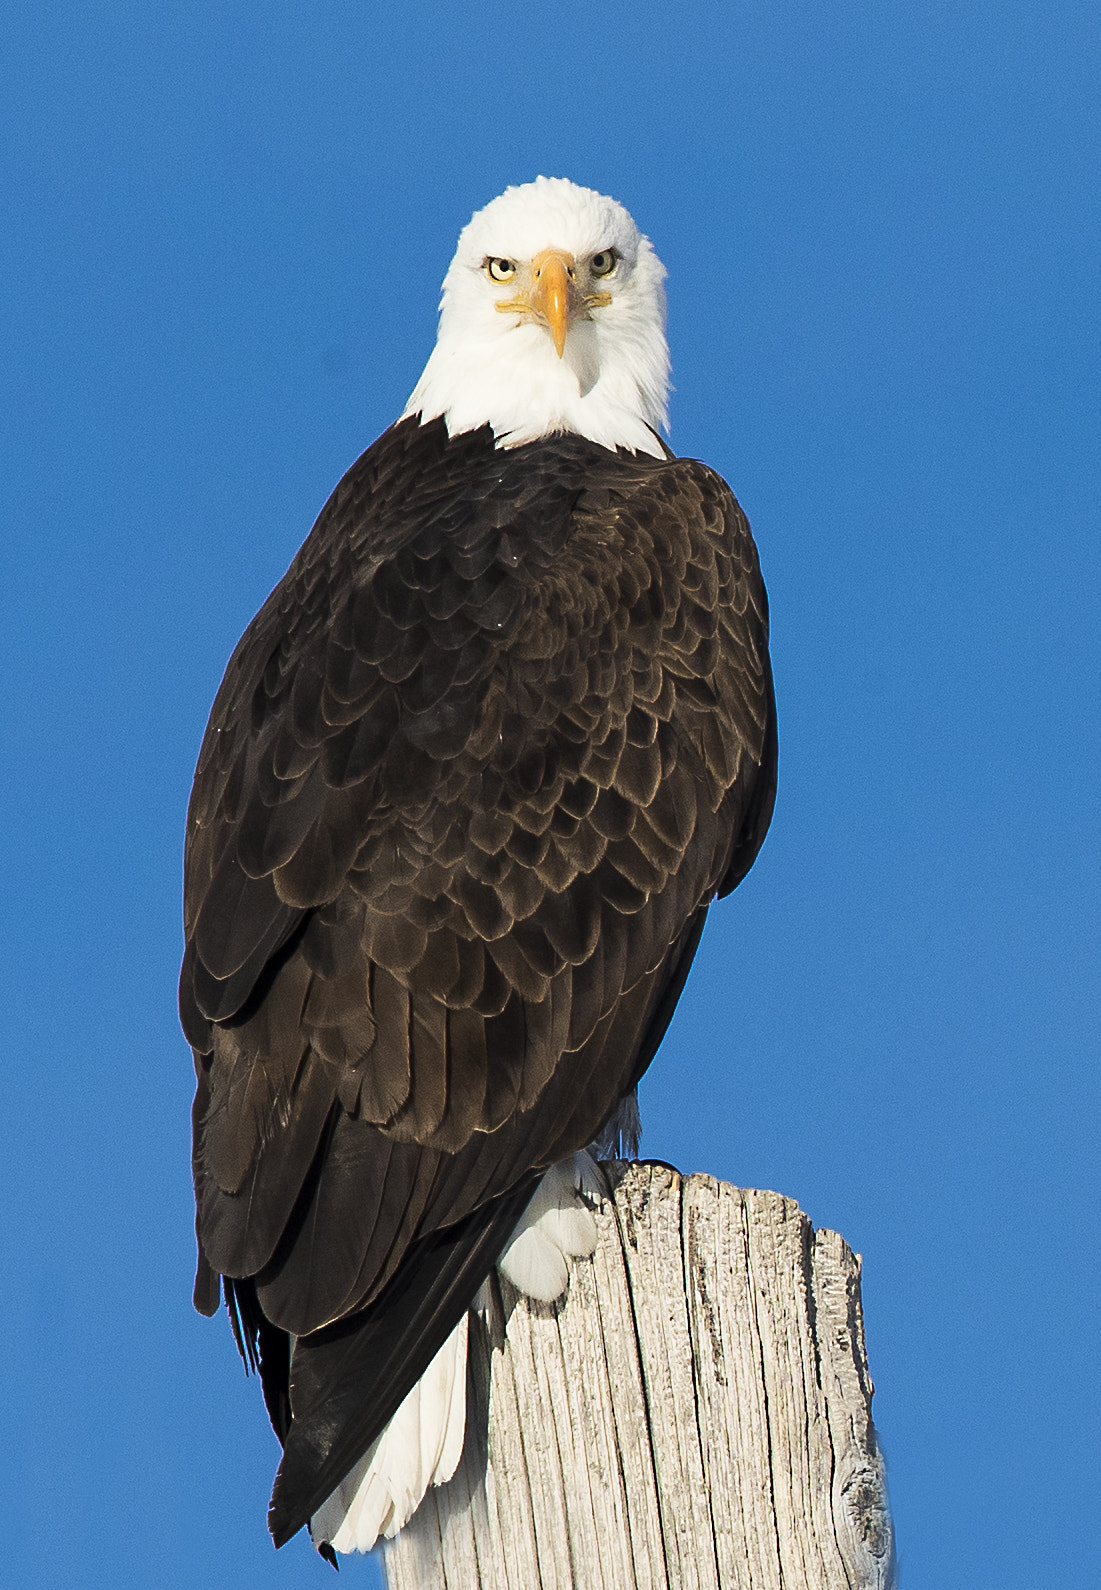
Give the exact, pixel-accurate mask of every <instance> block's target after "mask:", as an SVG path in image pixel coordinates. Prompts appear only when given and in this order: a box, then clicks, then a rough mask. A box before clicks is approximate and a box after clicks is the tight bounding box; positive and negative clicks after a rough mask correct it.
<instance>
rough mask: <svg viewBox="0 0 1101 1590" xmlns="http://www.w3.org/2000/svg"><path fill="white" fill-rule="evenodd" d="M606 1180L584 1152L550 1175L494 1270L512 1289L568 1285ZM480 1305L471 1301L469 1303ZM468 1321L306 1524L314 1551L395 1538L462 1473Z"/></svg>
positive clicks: (544, 1291)
mask: <svg viewBox="0 0 1101 1590" xmlns="http://www.w3.org/2000/svg"><path fill="white" fill-rule="evenodd" d="M603 1193H604V1183H603V1178H602V1176H601V1173H600V1171H599V1169H598V1167H597V1164H596V1161H595V1160H594V1159H593V1157H592V1155H591V1154H589V1153H587V1152H584V1151H583V1152H581V1153H580V1154H574V1155H572V1156H571V1157H570V1158H569V1159H564V1160H562V1161H561V1163H560V1164H558V1165H554V1166H552V1167H551V1169H550V1170H548V1171H547V1173H546V1175H545V1176H544V1177H543V1179H542V1181H541V1182H540V1183H539V1186H538V1187H537V1188H536V1190H535V1193H534V1195H533V1197H532V1200H531V1202H530V1203H529V1204H528V1207H527V1208H526V1209H525V1211H524V1214H523V1216H522V1218H521V1220H520V1223H519V1225H518V1226H517V1227H516V1230H515V1232H514V1233H513V1235H512V1238H511V1239H510V1241H509V1245H508V1247H507V1248H506V1249H505V1251H504V1253H503V1254H502V1255H501V1258H500V1259H499V1260H498V1263H497V1267H498V1269H499V1270H500V1271H501V1273H502V1275H505V1276H507V1277H508V1279H509V1280H510V1281H511V1282H512V1284H513V1286H515V1287H516V1288H517V1290H518V1291H520V1292H523V1293H525V1294H526V1295H527V1296H528V1297H534V1298H538V1299H539V1300H541V1301H542V1302H544V1303H552V1302H553V1301H554V1299H555V1298H557V1297H561V1295H562V1293H563V1292H564V1291H565V1290H566V1286H567V1284H568V1282H569V1260H570V1259H580V1258H588V1257H589V1256H590V1255H591V1254H592V1252H593V1250H594V1249H595V1247H596V1221H595V1220H594V1219H593V1214H592V1210H591V1209H590V1208H589V1207H588V1205H589V1203H591V1202H596V1201H597V1200H599V1199H600V1198H601V1197H602V1195H603ZM475 1306H477V1303H475ZM468 1318H469V1315H468V1314H464V1315H463V1318H462V1321H461V1322H460V1324H459V1325H457V1326H456V1328H455V1329H454V1331H452V1333H451V1335H450V1336H449V1337H448V1339H447V1341H446V1342H445V1343H444V1345H443V1346H442V1347H441V1348H440V1351H439V1352H438V1353H437V1354H436V1356H435V1358H434V1359H433V1360H432V1362H431V1364H429V1366H428V1368H427V1369H426V1371H425V1373H424V1374H423V1375H422V1377H421V1379H420V1380H419V1381H418V1382H417V1384H416V1385H415V1386H414V1387H413V1389H412V1391H411V1392H410V1393H409V1395H408V1396H407V1397H406V1399H405V1401H404V1402H403V1403H402V1405H401V1407H400V1408H399V1409H398V1411H397V1413H395V1415H394V1417H393V1418H392V1419H391V1420H390V1423H389V1424H388V1425H387V1426H386V1428H385V1430H384V1431H383V1432H382V1434H381V1435H380V1436H379V1438H378V1440H377V1441H376V1442H375V1443H374V1445H373V1446H372V1447H371V1448H370V1449H369V1450H368V1451H367V1452H365V1453H364V1454H363V1456H362V1457H361V1458H360V1460H359V1462H358V1463H357V1464H356V1466H355V1468H354V1469H352V1471H351V1472H350V1473H349V1474H348V1475H347V1477H346V1478H345V1479H344V1480H342V1481H341V1483H340V1484H339V1485H338V1486H337V1488H336V1490H335V1491H333V1493H332V1495H331V1496H330V1497H329V1499H328V1501H326V1502H324V1503H323V1504H322V1505H321V1507H319V1508H318V1510H317V1512H316V1513H315V1514H314V1515H313V1518H312V1519H311V1520H310V1534H311V1535H312V1537H313V1540H314V1544H315V1545H322V1544H323V1543H324V1542H326V1541H328V1542H329V1543H330V1544H331V1545H332V1547H333V1550H334V1551H340V1552H350V1551H370V1549H371V1547H372V1546H374V1545H375V1544H376V1543H377V1541H378V1540H379V1538H380V1536H385V1537H387V1538H388V1539H392V1538H393V1536H394V1535H396V1534H397V1532H398V1530H399V1529H401V1528H402V1527H403V1525H405V1524H407V1523H408V1522H409V1520H410V1519H411V1518H412V1516H413V1514H414V1513H415V1512H416V1510H417V1508H418V1507H419V1506H420V1504H421V1502H422V1501H423V1500H424V1496H425V1492H426V1491H427V1490H428V1487H429V1486H430V1485H443V1484H444V1483H445V1482H446V1481H447V1480H449V1479H450V1478H451V1476H452V1475H453V1474H454V1472H455V1470H456V1469H457V1468H458V1466H459V1458H460V1457H461V1456H462V1450H463V1436H464V1434H465V1431H466V1342H467V1320H468Z"/></svg>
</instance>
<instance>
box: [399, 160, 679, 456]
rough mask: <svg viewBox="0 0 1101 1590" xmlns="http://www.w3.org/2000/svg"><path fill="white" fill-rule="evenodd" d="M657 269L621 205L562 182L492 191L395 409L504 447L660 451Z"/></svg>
mask: <svg viewBox="0 0 1101 1590" xmlns="http://www.w3.org/2000/svg"><path fill="white" fill-rule="evenodd" d="M664 279H665V269H664V267H663V265H662V263H661V261H660V260H659V259H658V257H657V255H656V254H655V253H654V250H653V247H652V246H651V244H650V240H649V239H648V238H645V237H643V235H642V233H641V232H640V231H639V229H638V227H637V226H636V225H635V223H634V222H633V221H632V219H631V217H630V216H629V215H628V214H627V211H626V210H625V209H624V208H623V206H622V205H621V204H617V203H616V201H615V200H614V199H608V198H605V197H604V195H603V194H600V193H594V192H593V190H592V189H591V188H579V187H577V186H576V184H574V183H572V182H568V181H566V180H565V178H562V177H537V178H536V180H535V181H534V182H528V183H525V185H524V186H523V187H520V188H506V190H505V192H504V193H502V194H501V196H500V198H497V199H494V200H493V202H492V203H491V204H487V205H486V207H485V209H484V210H479V211H478V213H477V214H476V215H475V216H474V217H473V219H472V220H471V221H470V223H469V225H467V226H466V227H465V228H464V230H463V232H462V235H461V236H460V238H459V246H458V248H457V249H456V250H455V258H454V259H453V260H452V261H451V266H450V268H449V270H448V272H447V275H446V277H445V278H444V284H443V298H442V300H441V303H440V329H439V336H438V338H437V341H436V346H435V349H434V350H433V352H432V356H431V358H430V359H429V361H428V363H427V365H426V366H425V369H424V374H423V375H422V376H421V378H420V380H419V381H418V382H417V385H416V388H415V390H414V392H413V395H412V397H411V398H410V399H409V402H408V404H407V405H406V408H405V413H406V414H407V415H408V414H419V415H420V416H421V420H422V422H424V421H427V420H431V419H435V418H436V416H437V415H440V414H442V415H443V416H444V418H445V420H446V423H447V429H448V432H449V434H450V435H452V436H454V435H456V434H457V433H458V432H460V431H470V430H474V429H475V428H476V427H477V426H480V425H491V426H492V427H493V430H494V434H495V435H496V436H497V438H498V445H499V446H503V447H516V446H518V445H519V444H520V443H521V442H531V441H535V440H537V439H538V438H539V437H541V436H550V435H553V434H554V433H555V432H558V431H573V432H575V433H577V434H578V435H581V436H587V437H589V439H590V440H591V441H594V442H599V443H601V445H602V446H604V447H629V448H632V449H634V450H635V451H636V452H642V453H652V454H654V455H655V456H657V457H661V456H662V451H663V450H662V447H661V444H660V442H659V441H658V438H657V434H656V433H657V431H658V430H659V429H661V428H662V427H664V426H665V425H666V423H667V421H666V408H667V401H668V393H669V349H668V346H667V344H666V341H665V291H664V288H663V286H662V283H663V281H664Z"/></svg>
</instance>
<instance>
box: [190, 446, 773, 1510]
mask: <svg viewBox="0 0 1101 1590" xmlns="http://www.w3.org/2000/svg"><path fill="white" fill-rule="evenodd" d="M767 634H768V630H767V608H766V602H765V594H764V587H763V585H762V583H761V579H760V575H759V572H758V567H757V561H756V553H755V550H754V548H753V543H752V540H751V538H750V535H749V530H748V526H747V525H746V522H745V519H744V517H743V516H742V514H741V511H740V509H739V508H738V506H737V503H736V502H735V500H734V498H733V496H732V495H731V493H730V491H729V489H728V487H727V486H726V485H725V484H724V483H723V482H722V481H721V480H720V479H719V477H718V476H717V475H715V474H714V473H713V472H712V471H710V470H708V469H706V468H705V467H704V466H703V465H701V464H698V463H695V462H692V461H689V460H678V459H673V458H671V457H668V458H657V457H650V456H641V455H632V454H627V453H623V452H613V451H609V450H608V449H606V448H603V447H600V446H598V445H596V444H595V443H593V442H589V441H586V440H584V439H583V438H580V437H577V436H557V437H553V438H549V439H546V440H543V441H536V442H531V443H528V444H526V445H524V446H518V447H513V448H510V449H508V450H502V449H500V448H496V447H495V446H494V437H493V434H492V432H491V431H490V430H489V429H482V430H472V431H469V432H466V433H464V434H461V435H455V436H453V437H449V436H448V433H447V429H446V426H445V424H444V422H443V421H442V420H437V421H433V422H430V423H428V424H424V425H422V424H420V423H419V422H418V421H417V420H416V419H415V418H410V419H406V420H403V421H401V422H400V423H399V424H397V425H396V426H394V427H393V428H392V429H391V430H389V431H388V432H387V433H386V434H385V435H384V436H382V437H381V438H380V439H379V441H378V442H376V443H375V444H374V446H373V447H371V448H370V449H369V450H368V451H367V452H366V453H365V454H364V455H363V457H362V458H361V459H360V460H359V461H358V462H357V463H356V464H355V465H354V466H353V467H352V469H351V470H349V472H348V474H347V475H346V476H345V477H344V479H343V480H342V481H341V482H340V484H339V485H338V487H337V488H336V490H335V492H334V493H333V495H332V497H331V499H330V501H329V502H328V504H327V505H326V507H325V509H324V510H323V512H322V514H321V516H320V518H319V520H318V522H317V524H316V526H315V527H314V530H313V532H312V533H311V535H310V537H309V539H308V540H307V541H306V543H305V545H304V546H303V548H302V550H301V552H300V553H299V554H298V556H297V557H296V559H295V560H294V562H293V564H292V565H291V568H290V570H289V571H288V573H287V575H286V577H285V578H284V580H283V581H282V582H281V583H280V585H279V586H278V587H277V588H276V590H275V591H274V592H273V593H272V595H271V596H270V597H269V599H268V601H267V603H266V604H265V605H264V607H263V609H262V610H261V612H260V613H259V614H258V616H257V618H256V619H255V620H254V621H253V623H252V624H251V625H250V626H249V629H248V630H247V631H246V633H245V635H244V637H243V638H242V640H241V642H240V644H239V646H238V647H237V649H236V651H235V653H234V655H233V658H232V659H231V661H230V664H229V667H228V669H227V671H226V676H225V679H224V681H223V684H222V687H221V689H220V691H219V693H218V696H217V699H216V701H215V704H214V708H213V711H212V714H211V720H210V725H209V727H208V729H207V733H206V737H205V739H204V741H203V745H202V749H201V752H200V756H199V764H198V768H197V771H196V777H195V786H194V790H193V794H192V800H191V805H190V809H189V815H188V841H187V854H186V866H185V925H186V934H187V952H186V956H185V960H184V967H183V972H182V976H181V988H180V1007H181V1016H182V1019H183V1021H184V1026H185V1031H186V1033H187V1035H188V1038H189V1040H190V1041H191V1043H192V1045H193V1047H194V1049H195V1051H196V1063H197V1067H198V1070H199V1076H200V1084H199V1098H198V1100H197V1105H196V1113H195V1126H194V1165H195V1180H196V1195H197V1202H198V1235H199V1243H200V1251H201V1261H200V1276H201V1279H202V1278H203V1277H206V1279H202V1285H201V1287H200V1289H199V1293H198V1294H197V1295H199V1296H200V1297H201V1299H202V1300H203V1302H204V1306H205V1304H206V1303H207V1302H208V1301H209V1298H210V1285H211V1283H210V1279H209V1277H210V1274H211V1272H216V1273H218V1274H221V1275H224V1276H228V1277H231V1278H233V1280H234V1282H235V1284H236V1283H237V1282H240V1283H241V1284H242V1285H245V1284H246V1283H247V1285H248V1286H249V1287H251V1288H252V1295H254V1297H255V1301H256V1308H257V1310H258V1311H259V1317H260V1318H262V1320H263V1322H264V1329H265V1332H267V1333H269V1340H270V1336H271V1333H278V1332H282V1333H287V1334H290V1335H293V1336H294V1337H296V1338H297V1343H296V1347H295V1354H294V1364H293V1366H292V1368H291V1370H290V1375H289V1384H287V1383H286V1381H287V1376H286V1371H285V1370H284V1371H283V1378H284V1385H283V1387H282V1389H281V1390H280V1388H278V1387H276V1388H275V1390H274V1391H273V1397H275V1399H276V1405H280V1406H281V1405H282V1404H281V1403H279V1401H278V1399H279V1397H282V1398H283V1399H284V1400H286V1399H288V1398H289V1402H288V1406H289V1407H290V1409H291V1414H292V1417H291V1421H290V1424H289V1427H288V1429H287V1430H286V1431H285V1432H281V1433H282V1434H284V1435H285V1437H286V1449H287V1450H286V1455H285V1458H284V1464H283V1467H282V1468H281V1470H280V1476H279V1480H278V1482H277V1487H276V1492H275V1495H274V1497H273V1512H272V1521H273V1530H274V1532H275V1534H276V1538H277V1540H282V1539H285V1538H286V1537H287V1536H288V1535H289V1534H291V1533H293V1532H294V1530H295V1529H297V1528H299V1527H300V1526H301V1525H302V1524H303V1523H305V1522H306V1521H307V1520H308V1519H309V1518H310V1516H311V1514H313V1513H314V1512H316V1510H317V1508H318V1507H319V1506H321V1505H322V1504H323V1503H324V1502H325V1501H326V1498H327V1497H328V1496H329V1494H330V1493H331V1492H332V1491H333V1490H334V1487H336V1486H337V1485H340V1484H343V1483H344V1482H345V1481H346V1479H347V1477H348V1476H349V1474H350V1472H351V1471H352V1469H353V1467H354V1465H356V1464H357V1463H359V1461H360V1459H361V1458H362V1456H363V1453H364V1452H365V1450H366V1449H367V1448H368V1447H370V1446H372V1445H373V1443H375V1442H376V1441H377V1440H378V1439H379V1437H380V1435H381V1432H382V1430H383V1428H384V1426H385V1425H386V1423H387V1421H388V1420H389V1419H390V1417H391V1416H392V1414H393V1413H394V1412H395V1410H396V1409H397V1408H398V1407H399V1406H400V1405H401V1403H402V1402H403V1400H404V1399H405V1397H406V1396H407V1394H408V1393H409V1392H410V1391H411V1389H412V1387H413V1386H414V1385H415V1383H416V1382H417V1381H418V1380H419V1378H420V1376H421V1375H422V1374H423V1372H424V1371H425V1369H426V1368H427V1367H428V1365H429V1364H430V1363H431V1362H432V1361H433V1360H434V1359H435V1357H436V1355H437V1354H438V1353H439V1352H440V1351H441V1348H442V1347H443V1344H444V1342H445V1341H446V1339H447V1337H448V1336H449V1335H450V1334H451V1332H452V1331H453V1330H454V1329H455V1327H456V1325H457V1324H458V1322H459V1320H460V1319H461V1317H462V1315H463V1313H464V1311H465V1308H466V1306H467V1305H468V1304H469V1302H470V1298H471V1297H472V1296H473V1293H474V1292H475V1291H476V1289H477V1287H478V1285H479V1284H480V1282H481V1281H482V1279H484V1276H485V1275H486V1274H487V1273H488V1271H489V1268H490V1267H491V1265H492V1264H493V1262H494V1260H495V1258H496V1257H497V1254H498V1253H499V1252H500V1250H501V1247H502V1246H503V1244H504V1243H505V1241H506V1239H507V1237H508V1235H509V1232H510V1231H511V1229H512V1227H513V1226H514V1225H515V1220H516V1215H517V1212H518V1208H519V1207H520V1206H521V1205H522V1204H523V1203H524V1202H526V1201H527V1198H528V1197H530V1192H531V1186H532V1185H533V1179H534V1178H535V1177H537V1176H538V1174H539V1173H541V1172H542V1171H544V1170H546V1169H547V1168H548V1167H549V1166H551V1165H553V1164H556V1163H557V1162H558V1161H560V1160H562V1159H563V1158H565V1157H566V1156H568V1155H572V1154H573V1153H575V1152H576V1151H578V1150H579V1149H581V1148H583V1147H584V1146H585V1145H586V1144H588V1143H590V1142H591V1141H593V1140H594V1139H595V1138H596V1137H597V1136H598V1135H599V1134H600V1132H601V1131H602V1129H603V1128H604V1127H605V1125H606V1124H607V1122H608V1121H609V1118H610V1117H611V1116H612V1115H613V1114H614V1112H615V1110H616V1108H617V1106H618V1104H619V1101H620V1100H621V1098H622V1097H623V1096H624V1094H626V1093H628V1092H629V1091H630V1090H631V1089H632V1088H633V1086H634V1085H635V1083H636V1082H637V1080H638V1077H639V1075H640V1074H641V1072H642V1071H643V1070H644V1069H645V1067H646V1065H647V1064H648V1063H649V1061H650V1059H651V1057H652V1055H653V1052H654V1050H655V1049H656V1047H657V1044H658V1043H659V1042H660V1039H661V1035H662V1033H663V1032H664V1030H665V1026H666V1024H667V1023H668V1020H669V1018H670V1016H671V1014H672V1010H673V1006H674V1005H675V1003H676V999H677V996H678V994H679V992H680V989H681V987H682V986H683V982H684V978H685V976H686V974H687V970H688V966H689V964H690V962H691V958H692V954H693V953H694V950H695V946H696V943H697V942H698V937H699V932H700V930H701V929H702V925H703V918H704V916H705V914H706V909H707V905H708V903H709V902H710V901H711V900H712V899H713V898H714V896H715V895H716V893H721V892H725V891H726V890H728V889H729V888H731V887H733V886H734V884H735V883H737V882H738V881H739V879H740V878H741V877H742V876H743V875H744V873H745V871H746V870H747V869H748V867H749V865H750V864H751V862H752V860H753V857H754V856H755V854H756V851H757V849H758V848H759V846H760V843H761V841H762V839H763V837H764V832H765V830H766V828H767V826H768V820H769V817H770V815H771V809H772V799H773V793H774V788H775V754H776V753H775V729H774V714H773V706H772V689H771V678H770V673H769V665H768V654H767ZM518 1199H519V1200H520V1204H519V1205H518V1204H517V1200H518ZM575 1236H576V1233H575ZM533 1240H534V1239H533ZM570 1240H573V1238H571V1239H570ZM537 1245H538V1244H536V1246H537ZM529 1246H530V1244H529ZM517 1262H519V1260H517ZM441 1265H442V1269H441V1268H440V1267H441ZM433 1277H434V1278H433ZM548 1284H550V1283H549V1282H548ZM256 1328H257V1330H259V1325H257V1327H256ZM245 1331H246V1335H247V1334H248V1327H247V1325H246V1327H245ZM394 1332H396V1333H397V1334H398V1335H400V1336H401V1338H402V1345H401V1346H400V1349H399V1348H398V1347H397V1346H395V1344H394V1342H393V1341H392V1340H390V1337H389V1335H388V1334H387V1333H394ZM384 1338H385V1340H384ZM268 1356H269V1359H270V1362H271V1364H272V1365H273V1366H277V1364H278V1361H279V1360H278V1354H276V1353H275V1352H274V1350H273V1349H269V1354H268ZM380 1366H381V1367H380ZM278 1373H279V1371H278V1368H277V1367H273V1368H272V1371H271V1374H272V1376H274V1377H277V1376H278ZM442 1373H443V1371H442V1370H441V1374H442ZM445 1378H446V1377H445ZM444 1427H445V1429H444V1435H443V1436H441V1437H440V1439H441V1441H442V1442H443V1445H441V1446H440V1448H439V1452H440V1454H443V1452H444V1451H445V1449H446V1451H447V1453H450V1446H448V1445H447V1441H448V1439H449V1437H448V1436H447V1431H449V1430H450V1428H451V1426H450V1424H449V1423H448V1421H447V1420H445V1421H444ZM428 1446H429V1448H431V1451H428V1448H426V1452H428V1456H426V1457H425V1458H424V1461H423V1463H421V1464H420V1467H419V1468H418V1474H420V1473H421V1472H422V1471H424V1472H427V1468H428V1467H431V1468H432V1472H433V1473H435V1472H437V1470H440V1471H442V1466H444V1465H443V1458H442V1456H437V1457H436V1458H435V1459H433V1461H432V1462H431V1463H429V1457H431V1453H432V1452H433V1451H435V1447H433V1446H432V1442H431V1441H429V1443H428ZM338 1470H339V1472H338ZM349 1483H350V1481H349ZM399 1488H400V1487H399ZM356 1494H358V1488H357V1492H356ZM403 1494H404V1490H403ZM392 1500H393V1501H394V1512H393V1514H392V1516H391V1515H386V1516H385V1517H383V1515H382V1514H380V1515H379V1516H380V1517H382V1519H383V1521H382V1524H381V1527H383V1528H386V1527H388V1526H387V1522H386V1519H387V1518H390V1519H391V1521H392V1518H393V1517H397V1515H398V1512H400V1511H401V1508H400V1507H399V1506H398V1505H397V1499H396V1498H392ZM366 1505H367V1504H366V1503H364V1507H365V1508H366ZM373 1505H374V1504H373V1503H372V1506H373ZM384 1511H385V1510H384ZM326 1516H328V1515H326ZM366 1516H367V1513H364V1517H366ZM370 1516H371V1517H374V1516H375V1514H374V1513H373V1512H372V1513H371V1514H370ZM326 1527H327V1526H326ZM356 1527H357V1529H358V1527H359V1526H358V1525H357V1526H356ZM364 1527H365V1528H366V1527H367V1526H366V1525H365V1526H364ZM358 1538H359V1536H358V1535H357V1539H358Z"/></svg>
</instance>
